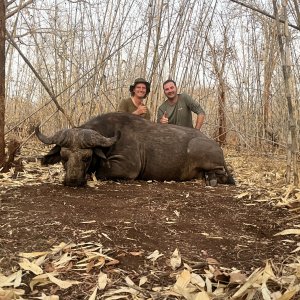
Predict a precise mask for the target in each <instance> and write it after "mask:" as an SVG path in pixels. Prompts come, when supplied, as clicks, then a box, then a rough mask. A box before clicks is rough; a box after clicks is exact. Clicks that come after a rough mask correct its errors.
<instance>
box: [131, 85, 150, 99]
mask: <svg viewBox="0 0 300 300" xmlns="http://www.w3.org/2000/svg"><path fill="white" fill-rule="evenodd" d="M133 92H134V95H135V96H136V97H138V98H141V99H144V98H145V97H146V92H147V87H146V84H145V83H138V84H136V85H135V87H134V89H133Z"/></svg>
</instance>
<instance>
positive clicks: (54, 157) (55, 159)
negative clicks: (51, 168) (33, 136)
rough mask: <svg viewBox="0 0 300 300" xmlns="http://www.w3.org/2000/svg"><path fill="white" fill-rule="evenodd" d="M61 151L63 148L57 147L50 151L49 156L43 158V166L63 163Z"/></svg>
mask: <svg viewBox="0 0 300 300" xmlns="http://www.w3.org/2000/svg"><path fill="white" fill-rule="evenodd" d="M60 149H61V147H60V146H58V145H56V146H54V147H53V148H52V149H51V150H50V151H49V153H48V154H46V155H45V156H43V158H42V159H41V164H42V166H47V165H54V164H56V163H59V162H60V161H61V156H60Z"/></svg>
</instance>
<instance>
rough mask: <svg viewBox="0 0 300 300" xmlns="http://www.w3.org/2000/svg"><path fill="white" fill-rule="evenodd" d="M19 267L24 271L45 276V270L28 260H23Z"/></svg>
mask: <svg viewBox="0 0 300 300" xmlns="http://www.w3.org/2000/svg"><path fill="white" fill-rule="evenodd" d="M19 265H20V267H21V268H22V269H23V270H26V271H30V272H32V273H34V274H35V275H40V274H43V270H42V269H41V268H40V267H39V266H38V265H36V264H35V263H32V262H30V261H29V260H28V259H27V258H23V259H22V260H21V262H19Z"/></svg>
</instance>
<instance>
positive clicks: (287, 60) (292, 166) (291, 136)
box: [273, 0, 299, 185]
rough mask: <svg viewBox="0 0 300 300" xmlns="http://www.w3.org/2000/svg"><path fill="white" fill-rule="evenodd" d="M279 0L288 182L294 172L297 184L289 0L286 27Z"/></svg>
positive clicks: (284, 9) (279, 36)
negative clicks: (287, 130)
mask: <svg viewBox="0 0 300 300" xmlns="http://www.w3.org/2000/svg"><path fill="white" fill-rule="evenodd" d="M276 2H277V1H276V0H273V8H274V14H275V17H276V24H277V37H278V44H279V49H280V55H281V63H282V73H283V79H284V88H285V96H286V101H287V107H288V118H289V119H288V124H289V128H288V129H289V132H288V149H287V151H288V153H287V154H288V155H287V178H286V179H287V183H291V181H292V176H291V175H292V172H293V183H294V184H295V185H298V184H299V177H298V168H297V130H296V122H295V118H294V108H293V103H292V87H291V79H292V73H291V65H292V62H291V48H290V47H291V37H290V32H289V28H288V23H287V9H286V7H287V0H284V1H282V8H281V9H282V14H283V18H284V19H285V20H286V22H285V24H284V27H282V26H280V22H279V12H278V8H277V3H276Z"/></svg>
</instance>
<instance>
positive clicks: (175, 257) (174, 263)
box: [170, 248, 181, 270]
mask: <svg viewBox="0 0 300 300" xmlns="http://www.w3.org/2000/svg"><path fill="white" fill-rule="evenodd" d="M170 264H171V267H172V269H173V270H176V269H177V268H179V267H180V266H181V255H180V253H179V251H178V249H177V248H176V249H175V251H174V252H173V254H172V256H171V259H170Z"/></svg>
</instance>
